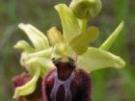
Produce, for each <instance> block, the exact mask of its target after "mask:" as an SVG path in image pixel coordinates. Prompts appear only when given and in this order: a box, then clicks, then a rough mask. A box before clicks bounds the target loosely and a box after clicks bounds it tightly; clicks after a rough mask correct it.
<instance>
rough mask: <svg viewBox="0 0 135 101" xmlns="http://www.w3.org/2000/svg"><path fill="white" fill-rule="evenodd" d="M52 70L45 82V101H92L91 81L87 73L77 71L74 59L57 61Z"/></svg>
mask: <svg viewBox="0 0 135 101" xmlns="http://www.w3.org/2000/svg"><path fill="white" fill-rule="evenodd" d="M54 64H55V65H56V68H57V69H55V70H52V71H51V72H50V73H49V74H48V75H47V76H46V77H45V78H44V80H43V83H42V84H43V86H42V87H43V89H42V90H43V97H44V101H91V98H90V95H91V79H90V77H89V74H87V73H86V72H85V71H83V70H81V69H78V70H76V69H75V65H74V62H73V60H72V59H69V61H68V62H62V61H61V60H55V61H54Z"/></svg>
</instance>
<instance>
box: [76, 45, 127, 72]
mask: <svg viewBox="0 0 135 101" xmlns="http://www.w3.org/2000/svg"><path fill="white" fill-rule="evenodd" d="M77 64H78V65H79V66H80V68H83V69H84V70H86V71H88V72H93V71H95V70H99V69H103V68H110V67H113V68H122V67H124V66H125V62H124V60H123V59H121V58H120V57H118V56H116V55H114V54H112V53H110V52H107V51H104V50H101V49H98V48H93V47H89V48H88V50H87V51H86V52H85V53H84V54H83V55H81V56H79V57H78V62H77Z"/></svg>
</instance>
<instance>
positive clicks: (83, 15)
mask: <svg viewBox="0 0 135 101" xmlns="http://www.w3.org/2000/svg"><path fill="white" fill-rule="evenodd" d="M70 8H71V9H72V10H73V12H74V14H75V15H76V16H77V17H78V18H79V19H87V18H94V17H95V16H96V15H97V14H98V13H99V12H100V11H101V8H102V3H101V1H100V0H72V2H71V4H70Z"/></svg>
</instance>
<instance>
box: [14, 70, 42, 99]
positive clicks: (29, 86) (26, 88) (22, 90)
mask: <svg viewBox="0 0 135 101" xmlns="http://www.w3.org/2000/svg"><path fill="white" fill-rule="evenodd" d="M39 75H40V69H37V70H36V71H35V74H34V76H33V78H32V79H31V80H30V81H29V82H28V83H26V84H25V85H23V86H21V87H17V88H16V89H15V94H14V98H18V97H19V96H26V95H29V94H31V93H33V92H34V90H35V89H36V84H37V80H38V78H39Z"/></svg>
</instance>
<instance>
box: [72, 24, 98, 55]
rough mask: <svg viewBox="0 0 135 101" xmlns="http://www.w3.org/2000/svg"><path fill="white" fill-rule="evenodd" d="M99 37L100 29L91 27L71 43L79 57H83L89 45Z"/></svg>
mask: <svg viewBox="0 0 135 101" xmlns="http://www.w3.org/2000/svg"><path fill="white" fill-rule="evenodd" d="M98 35H99V30H98V28H97V27H94V26H91V27H89V28H88V29H87V30H86V31H85V32H83V33H82V34H79V35H78V36H76V37H75V38H73V40H72V41H71V42H70V45H71V47H72V48H73V49H74V51H75V52H76V53H77V54H78V55H81V54H83V53H84V52H86V51H87V49H88V46H89V43H91V42H93V41H95V39H96V38H97V36H98Z"/></svg>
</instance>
